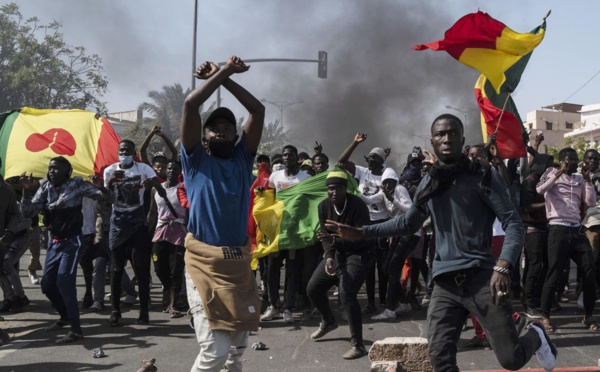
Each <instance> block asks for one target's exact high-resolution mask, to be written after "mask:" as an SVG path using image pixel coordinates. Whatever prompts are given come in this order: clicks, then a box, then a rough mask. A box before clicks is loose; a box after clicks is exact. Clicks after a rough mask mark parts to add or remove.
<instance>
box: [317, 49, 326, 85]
mask: <svg viewBox="0 0 600 372" xmlns="http://www.w3.org/2000/svg"><path fill="white" fill-rule="evenodd" d="M317 75H318V76H319V77H320V78H321V79H327V52H324V51H322V50H320V51H319V71H318V72H317Z"/></svg>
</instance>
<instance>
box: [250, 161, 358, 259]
mask: <svg viewBox="0 0 600 372" xmlns="http://www.w3.org/2000/svg"><path fill="white" fill-rule="evenodd" d="M340 170H341V169H340V168H338V167H333V169H331V170H329V171H327V172H323V173H321V174H319V175H316V176H314V177H311V178H309V179H306V180H304V181H302V182H300V183H298V184H296V185H294V186H292V187H290V188H287V189H285V190H283V191H280V192H278V193H277V195H275V190H272V189H270V190H264V191H258V190H255V193H256V197H255V199H254V212H253V214H254V219H255V220H256V227H257V228H256V249H255V250H254V253H253V258H260V257H264V256H266V255H268V254H269V253H273V252H277V251H281V250H288V249H301V248H306V247H308V246H311V245H312V244H314V243H315V242H316V238H315V234H316V232H317V231H318V230H319V213H318V209H317V207H318V205H319V203H320V202H322V201H323V200H324V199H325V198H327V187H326V186H325V179H326V178H327V175H328V174H329V172H332V171H340ZM348 193H350V194H355V195H358V194H359V192H358V185H357V183H356V180H355V179H354V178H353V177H352V176H351V175H348Z"/></svg>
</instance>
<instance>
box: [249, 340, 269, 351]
mask: <svg viewBox="0 0 600 372" xmlns="http://www.w3.org/2000/svg"><path fill="white" fill-rule="evenodd" d="M252 348H253V349H254V350H267V345H265V344H264V343H262V342H260V341H259V342H255V343H253V344H252Z"/></svg>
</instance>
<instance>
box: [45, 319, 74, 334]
mask: <svg viewBox="0 0 600 372" xmlns="http://www.w3.org/2000/svg"><path fill="white" fill-rule="evenodd" d="M67 325H69V322H67V321H64V320H57V321H56V322H54V323H53V324H52V325H51V326H49V327H46V328H44V331H46V332H52V331H60V330H61V329H62V328H63V327H65V326H67Z"/></svg>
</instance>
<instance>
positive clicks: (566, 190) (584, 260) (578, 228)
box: [536, 147, 600, 332]
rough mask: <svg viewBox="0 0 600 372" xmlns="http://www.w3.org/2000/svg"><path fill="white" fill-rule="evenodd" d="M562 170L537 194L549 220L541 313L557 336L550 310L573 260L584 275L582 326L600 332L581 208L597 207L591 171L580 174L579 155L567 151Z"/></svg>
mask: <svg viewBox="0 0 600 372" xmlns="http://www.w3.org/2000/svg"><path fill="white" fill-rule="evenodd" d="M558 160H559V161H560V168H558V169H557V168H548V170H546V172H545V173H544V175H543V176H542V177H541V178H540V182H539V183H538V185H537V187H536V191H537V192H538V193H540V194H544V198H545V203H546V217H547V218H548V272H547V274H546V280H545V282H544V287H543V289H542V301H541V306H540V312H541V313H542V317H541V319H540V320H541V322H542V323H543V324H544V327H546V332H554V330H555V329H554V326H553V325H552V323H551V322H550V309H551V307H552V302H553V301H554V294H555V292H556V288H557V282H558V279H559V273H561V272H562V271H563V270H564V268H565V265H568V264H569V263H570V262H571V261H570V260H569V259H572V260H573V261H575V263H576V264H577V266H578V267H579V269H580V271H581V272H582V273H583V278H582V279H583V306H584V310H585V315H584V317H583V321H582V323H583V324H584V325H585V326H586V328H588V329H589V330H591V331H594V332H598V331H600V325H599V324H598V323H597V322H596V321H595V320H594V319H593V318H592V313H593V311H594V306H595V302H596V267H595V262H594V255H593V253H592V247H591V246H590V242H589V241H588V239H587V237H586V236H585V233H584V230H585V229H584V227H583V225H582V224H581V209H580V207H581V205H582V203H585V207H587V208H591V207H594V206H595V205H596V191H595V190H594V186H593V185H592V180H591V178H590V168H588V167H586V166H584V167H583V169H582V172H581V173H582V175H581V176H580V175H578V174H575V172H577V164H578V162H579V158H578V156H577V152H576V151H575V150H574V149H572V148H570V147H567V148H564V149H562V150H560V152H559V153H558Z"/></svg>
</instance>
